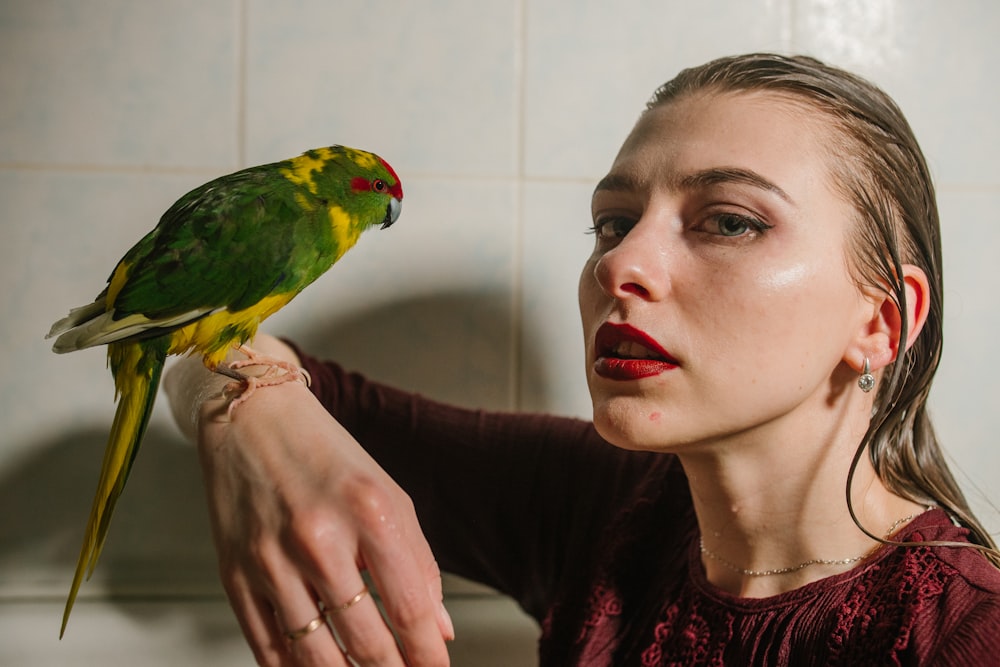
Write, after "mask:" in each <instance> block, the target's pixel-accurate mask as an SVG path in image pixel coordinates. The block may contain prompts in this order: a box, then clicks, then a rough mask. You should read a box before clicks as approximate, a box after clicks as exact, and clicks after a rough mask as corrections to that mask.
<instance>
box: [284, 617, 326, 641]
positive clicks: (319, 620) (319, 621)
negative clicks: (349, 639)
mask: <svg viewBox="0 0 1000 667" xmlns="http://www.w3.org/2000/svg"><path fill="white" fill-rule="evenodd" d="M326 618H327V617H326V612H323V613H322V614H320V615H319V616H317V617H316V618H314V619H313V620H311V621H309V622H308V623H306V624H305V625H303V626H302V627H301V628H299V629H298V630H290V631H287V632H285V639H287V640H288V641H290V642H294V641H296V640H298V639H302V638H303V637H305V636H306V635H308V634H309V633H310V632H312V631H313V630H317V629H319V628H320V627H321V626H323V625H326Z"/></svg>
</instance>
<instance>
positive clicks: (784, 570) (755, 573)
mask: <svg viewBox="0 0 1000 667" xmlns="http://www.w3.org/2000/svg"><path fill="white" fill-rule="evenodd" d="M929 509H931V508H930V506H928V507H925V508H924V509H922V510H920V511H919V512H917V513H916V514H911V515H910V516H904V517H903V518H902V519H898V520H896V521H895V522H894V523H893V524H892V525H891V526H889V530H887V531H885V538H886V539H888V538H889V536H890V535H892V534H893V533H894V532H895V531H896V529H897V528H899V527H900V526H902V525H903V524H904V523H907V522H908V521H912V520H913V519H915V518H917V517H918V516H920V515H921V514H923V513H924V512H926V511H927V510H929ZM698 548H699V549H700V550H701V553H703V554H704V555H706V556H708V557H709V558H711V559H712V560H714V561H715V562H717V563H719V564H720V565H722V566H724V567H725V568H726V569H728V570H732V571H733V572H736V573H738V574H742V575H744V576H747V577H772V576H775V575H778V574H791V573H792V572H798V571H799V570H804V569H805V568H807V567H810V566H812V565H851V564H853V563H857V562H858V561H861V560H864V559H865V558H867V557H868V556H869V555H870V554H871V551H868V552H866V553H864V554H862V555H860V556H854V557H853V558H839V559H830V558H813V559H812V560H807V561H805V562H804V563H799V564H798V565H791V566H789V567H779V568H775V569H773V570H750V569H747V568H743V567H740V566H739V565H736V564H735V563H730V562H729V561H728V560H726V559H725V558H723V557H722V556H719V555H717V554H715V553H713V552H711V551H709V549H708V548H707V547H706V546H705V540H704V538H702V537H700V536H699V537H698Z"/></svg>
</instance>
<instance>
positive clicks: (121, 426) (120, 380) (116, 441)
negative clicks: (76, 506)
mask: <svg viewBox="0 0 1000 667" xmlns="http://www.w3.org/2000/svg"><path fill="white" fill-rule="evenodd" d="M168 347H169V337H164V338H156V339H151V340H148V341H142V342H137V343H115V344H113V345H110V346H109V347H108V359H109V363H110V365H111V369H112V372H113V373H114V376H115V387H116V389H117V391H118V393H119V396H120V398H119V400H118V408H117V410H116V411H115V420H114V423H113V424H112V426H111V434H110V436H109V437H108V444H107V448H106V449H105V451H104V463H103V464H102V466H101V478H100V481H99V482H98V484H97V492H96V494H95V495H94V504H93V506H92V507H91V510H90V518H89V519H88V521H87V528H86V530H85V531H84V536H83V545H82V546H81V548H80V557H79V559H78V560H77V564H76V572H75V573H74V575H73V583H72V585H71V587H70V592H69V597H68V598H67V600H66V609H65V611H64V612H63V620H62V628H61V629H60V631H59V637H60V638H62V636H63V634H65V632H66V624H67V623H68V622H69V615H70V612H71V611H72V610H73V603H74V602H75V601H76V596H77V593H78V592H79V590H80V585H81V584H82V583H83V580H84V578H85V577H86V578H87V579H89V578H90V575H91V574H93V572H94V567H96V565H97V561H98V559H99V558H100V555H101V551H102V549H103V548H104V541H105V539H106V538H107V535H108V528H109V526H110V524H111V516H112V514H113V513H114V509H115V504H116V503H117V502H118V498H119V497H120V496H121V493H122V490H123V489H124V488H125V482H126V480H127V479H128V475H129V471H130V470H131V469H132V463H133V462H134V461H135V455H136V453H137V452H138V451H139V443H140V441H141V440H142V436H143V434H144V433H145V431H146V426H147V425H148V424H149V417H150V414H151V413H152V410H153V402H154V401H155V400H156V393H157V389H158V386H159V382H160V375H161V373H162V372H163V364H164V362H165V360H166V357H167V349H168Z"/></svg>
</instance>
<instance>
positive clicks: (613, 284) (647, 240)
mask: <svg viewBox="0 0 1000 667" xmlns="http://www.w3.org/2000/svg"><path fill="white" fill-rule="evenodd" d="M651 227H652V226H651V225H647V226H645V227H644V226H643V224H642V221H640V222H639V223H638V224H636V226H635V227H633V228H632V229H631V230H630V231H629V233H628V234H627V235H626V236H625V237H624V238H623V239H622V240H621V241H620V242H619V243H618V245H616V246H615V247H614V248H612V249H611V250H609V251H608V252H606V253H604V255H602V256H601V258H600V259H598V260H597V263H596V265H595V266H594V276H595V278H596V279H597V282H598V284H599V285H600V286H601V289H602V290H604V291H605V292H606V293H607V294H608V295H610V296H612V297H614V298H616V299H627V298H636V297H638V298H641V299H646V300H649V301H658V300H660V299H662V298H663V297H664V296H665V295H666V293H667V290H668V289H669V277H668V272H667V263H668V257H667V253H666V251H665V248H664V247H663V244H662V238H656V235H655V234H653V233H651V232H652V230H651Z"/></svg>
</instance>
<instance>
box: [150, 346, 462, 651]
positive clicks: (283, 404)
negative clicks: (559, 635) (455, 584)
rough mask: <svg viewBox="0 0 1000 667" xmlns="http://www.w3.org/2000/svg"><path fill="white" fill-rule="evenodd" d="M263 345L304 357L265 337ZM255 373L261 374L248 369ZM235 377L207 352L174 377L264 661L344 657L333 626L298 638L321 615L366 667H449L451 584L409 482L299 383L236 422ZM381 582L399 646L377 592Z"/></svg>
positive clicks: (237, 601)
mask: <svg viewBox="0 0 1000 667" xmlns="http://www.w3.org/2000/svg"><path fill="white" fill-rule="evenodd" d="M254 347H255V349H257V350H258V351H259V352H262V353H264V354H267V355H269V356H274V357H278V358H281V359H285V360H287V361H289V362H292V363H298V361H299V360H298V359H297V358H296V355H295V353H294V351H293V350H292V349H291V348H289V347H288V346H287V345H285V344H284V343H282V342H281V341H278V340H277V339H274V338H271V337H267V336H260V337H258V339H257V340H256V341H254ZM251 370H252V369H251ZM227 382H229V380H228V379H227V378H222V377H219V376H215V375H213V374H211V373H209V372H208V371H206V370H205V369H204V368H203V367H202V365H201V363H200V362H199V361H197V360H191V359H185V360H182V361H181V362H179V363H178V364H176V365H175V367H174V368H173V369H172V370H171V372H170V373H169V375H168V377H167V379H166V381H165V389H166V392H167V394H168V395H169V397H170V400H171V406H172V408H173V411H174V414H175V417H176V418H177V421H178V423H179V424H180V426H181V428H182V429H183V430H184V431H185V432H186V433H187V434H188V435H189V436H195V437H196V440H197V442H198V449H199V454H200V457H201V463H202V470H203V473H204V477H205V485H206V489H207V494H208V501H209V503H208V504H209V513H210V517H211V521H212V531H213V537H214V540H215V546H216V551H217V554H218V559H219V568H220V573H221V577H222V582H223V585H224V587H225V590H226V593H227V595H228V597H229V601H230V604H231V605H232V607H233V609H234V611H235V613H236V616H237V618H238V619H239V622H240V625H241V627H242V629H243V632H244V634H245V635H246V637H247V640H248V642H249V644H250V646H251V648H252V649H253V652H254V654H255V656H256V658H257V661H258V662H259V663H260V664H263V665H286V664H301V665H313V664H316V665H320V664H322V665H346V664H347V662H346V660H345V659H344V657H343V655H342V653H341V651H340V649H339V648H338V647H337V645H336V643H335V641H334V638H333V636H332V634H331V633H330V632H327V631H326V630H325V629H324V628H322V627H320V628H319V629H318V630H317V631H314V632H310V633H309V634H307V635H305V636H303V637H301V638H299V639H296V640H289V639H288V637H287V636H286V633H287V632H291V631H295V630H298V629H300V628H305V627H307V626H308V625H309V623H310V621H312V620H313V619H314V618H317V617H318V616H320V615H321V612H320V610H319V606H320V604H322V605H324V606H325V607H326V609H328V610H332V611H331V612H330V615H329V618H330V621H331V624H332V626H333V627H334V628H335V630H336V632H337V634H338V636H339V637H340V638H341V640H342V641H343V644H344V648H345V650H346V653H347V654H348V655H350V656H351V657H352V658H353V659H354V660H356V661H357V662H358V663H360V664H395V665H402V664H404V658H403V655H405V656H406V657H405V662H406V664H410V665H443V664H447V663H448V656H447V650H446V648H445V643H444V642H445V640H447V639H450V638H451V637H452V635H453V629H452V627H451V622H450V620H449V619H448V616H447V612H446V611H445V610H444V606H443V605H442V603H441V597H442V596H441V578H440V573H439V571H438V566H437V563H436V561H435V559H434V556H433V555H432V553H431V550H430V548H429V546H428V544H427V541H426V540H425V539H424V536H423V533H422V532H421V529H420V526H419V524H418V522H417V518H416V515H415V513H414V510H413V504H412V502H411V501H410V499H409V497H408V496H407V495H406V493H404V492H403V490H402V489H401V488H400V487H399V486H398V485H397V484H396V483H395V482H394V481H393V480H392V479H391V478H390V477H389V476H388V475H387V474H386V473H385V472H384V471H383V470H382V469H381V468H380V467H379V466H378V465H377V464H376V463H375V461H374V460H373V459H372V458H371V457H370V456H369V455H368V454H367V453H366V452H365V451H364V449H363V448H362V447H361V446H360V445H358V443H357V442H356V441H355V440H354V438H353V437H351V435H350V434H349V433H348V432H347V431H346V430H345V429H344V428H343V427H341V425H340V424H339V423H338V422H337V421H336V420H335V419H333V418H332V417H331V416H330V414H329V413H328V412H327V411H326V409H325V408H324V407H323V406H322V405H321V404H320V403H319V402H318V401H317V400H316V398H315V397H314V396H313V395H312V394H311V393H310V392H309V391H308V390H307V389H306V387H305V386H304V385H302V384H301V383H298V382H290V383H286V384H283V385H279V386H275V387H269V388H267V389H266V390H262V391H259V392H256V393H255V394H254V395H253V397H252V398H251V399H250V400H249V401H247V403H246V404H244V405H242V406H240V408H239V409H238V410H236V411H235V412H234V413H233V416H232V420H231V421H230V419H229V417H228V416H227V411H226V408H227V401H226V400H225V398H224V397H223V396H222V393H221V392H222V388H223V387H224V386H225V385H226V383H227ZM362 571H367V572H368V573H369V574H370V576H371V577H372V580H373V581H374V583H375V584H376V586H377V587H378V589H379V591H380V593H381V595H382V600H383V603H384V605H385V608H386V613H387V616H388V618H389V622H390V623H391V624H392V628H393V630H395V632H396V633H397V635H398V637H399V646H401V648H399V647H397V643H396V641H395V640H394V639H393V635H392V632H391V631H390V629H389V627H388V626H387V625H386V623H385V622H384V621H383V620H382V617H381V615H380V614H379V611H378V609H377V608H376V606H375V604H374V602H373V601H372V599H371V596H365V597H363V598H361V599H360V600H359V601H358V602H357V603H356V604H353V605H351V606H350V607H349V608H347V609H341V610H338V608H340V607H342V606H344V605H345V604H346V603H348V602H349V601H352V600H354V599H355V598H356V596H357V594H358V593H359V592H360V591H363V590H364V582H363V581H362V578H361V572H362Z"/></svg>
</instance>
